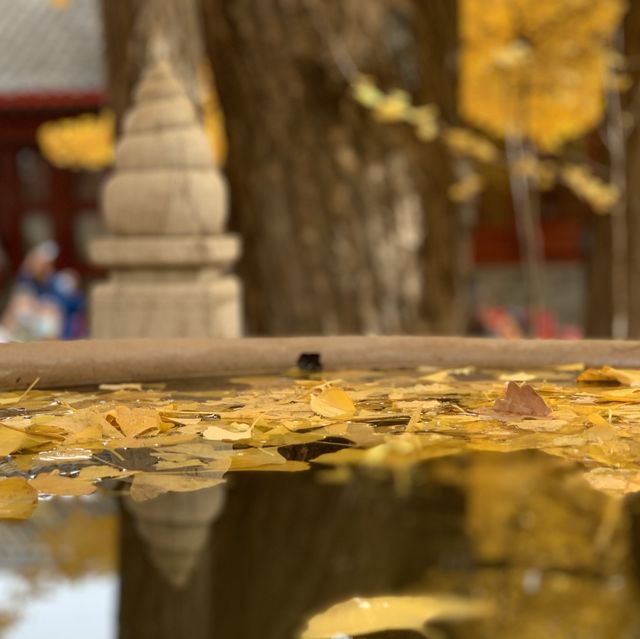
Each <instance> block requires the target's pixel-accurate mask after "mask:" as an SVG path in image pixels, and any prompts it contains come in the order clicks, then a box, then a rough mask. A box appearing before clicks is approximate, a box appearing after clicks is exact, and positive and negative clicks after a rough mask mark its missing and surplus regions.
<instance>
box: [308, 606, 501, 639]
mask: <svg viewBox="0 0 640 639" xmlns="http://www.w3.org/2000/svg"><path fill="white" fill-rule="evenodd" d="M489 614H491V607H490V606H489V604H487V603H486V602H483V601H473V600H470V599H463V598H462V597H454V596H451V595H431V596H430V595H423V596H418V597H397V596H391V595H390V596H379V597H369V598H364V597H354V598H353V599H348V600H347V601H343V602H341V603H338V604H335V605H333V606H331V607H330V608H328V609H327V610H325V611H323V612H321V613H319V614H317V615H315V616H314V617H312V618H311V619H310V620H309V622H308V623H307V627H306V628H305V630H304V631H303V632H302V634H301V635H300V639H331V638H332V637H348V636H353V635H364V634H370V633H374V632H382V631H385V630H415V631H416V632H420V633H422V630H423V628H424V626H425V625H426V624H428V623H429V622H432V621H439V620H447V621H462V620H465V619H474V618H478V617H484V616H487V615H489Z"/></svg>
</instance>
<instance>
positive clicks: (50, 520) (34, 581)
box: [0, 498, 118, 639]
mask: <svg viewBox="0 0 640 639" xmlns="http://www.w3.org/2000/svg"><path fill="white" fill-rule="evenodd" d="M117 539H118V515H117V505H116V502H115V500H113V499H106V498H102V499H100V500H98V499H95V498H90V499H82V500H77V501H74V500H70V499H53V500H47V501H44V502H42V503H41V504H40V507H39V508H38V511H37V513H36V515H35V516H34V517H33V518H32V519H31V520H29V521H27V522H23V523H21V524H15V523H0V593H2V597H1V598H0V634H1V636H2V637H7V639H32V638H35V637H44V636H46V637H48V638H49V639H53V638H62V637H64V638H65V639H68V638H69V637H72V636H91V637H98V638H100V639H111V638H112V637H113V636H114V630H115V623H114V619H113V617H114V612H115V608H116V592H117V578H116V565H117V554H118V548H117Z"/></svg>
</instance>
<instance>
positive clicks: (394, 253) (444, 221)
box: [202, 0, 456, 335]
mask: <svg viewBox="0 0 640 639" xmlns="http://www.w3.org/2000/svg"><path fill="white" fill-rule="evenodd" d="M202 1H203V7H204V15H205V23H204V24H205V39H206V44H207V48H208V50H209V54H210V57H211V60H212V64H213V66H214V71H215V76H216V81H217V86H218V89H219V93H220V100H221V103H222V106H223V109H224V112H225V117H226V122H227V132H228V137H229V158H228V175H229V180H230V185H231V200H232V215H233V225H234V226H235V228H236V230H238V231H239V232H240V233H241V235H242V237H243V241H244V246H245V251H244V252H245V257H244V260H243V262H242V264H241V275H242V277H243V281H244V284H245V288H246V300H245V303H246V313H247V326H248V329H249V331H250V332H251V333H258V334H278V335H283V334H305V333H306V334H308V333H362V332H365V333H367V332H375V333H394V332H396V333H397V332H413V333H420V332H426V331H435V332H450V331H451V330H452V308H453V303H454V295H455V291H454V288H455V286H454V284H455V282H454V280H455V276H454V270H453V264H454V262H455V255H454V252H453V250H454V248H455V239H456V237H455V236H456V234H455V224H456V220H455V214H453V215H452V214H451V211H452V207H451V206H450V204H449V202H448V201H447V197H446V185H447V184H448V183H449V182H450V179H451V178H450V173H451V169H450V166H449V162H448V159H447V157H446V154H445V153H444V150H443V149H442V148H441V147H440V146H439V145H437V144H434V145H430V146H429V147H426V146H425V145H423V144H421V143H419V142H417V141H416V139H415V136H414V134H413V132H412V131H410V130H409V129H408V128H407V127H403V126H400V125H395V124H387V123H381V122H377V121H376V120H375V119H374V118H373V117H372V115H371V113H369V112H367V111H365V110H364V109H363V108H361V107H360V106H358V105H357V104H355V102H354V101H353V99H352V98H351V96H350V90H349V81H350V80H352V79H353V77H354V75H355V73H356V72H357V71H358V70H359V71H362V72H366V73H370V74H372V75H373V76H374V77H375V78H376V79H377V80H378V81H379V82H380V83H381V84H382V86H383V88H385V89H391V88H394V87H402V88H408V89H409V90H411V91H412V92H414V93H417V94H420V93H424V92H423V91H422V90H421V84H420V73H419V64H418V60H419V57H418V51H419V47H420V44H419V43H416V42H415V39H414V37H415V36H414V34H413V33H412V30H411V23H412V19H413V18H414V17H415V16H412V14H411V13H410V7H409V5H406V4H405V3H402V2H399V1H398V0H381V1H379V2H375V3H369V2H361V1H360V0H345V1H342V2H338V1H337V0H332V1H331V2H326V1H324V0H292V1H291V2H287V3H283V2H278V1H277V0H263V1H261V2H260V3H256V2H252V1H251V0H202ZM447 3H448V0H442V1H440V0H439V2H438V4H447ZM423 72H424V76H426V77H428V76H429V75H430V74H433V73H435V74H437V75H440V76H442V75H443V74H447V78H450V70H449V69H447V68H446V67H445V68H442V67H439V66H438V65H437V64H434V62H433V61H432V62H431V64H430V67H429V68H428V69H425V70H423ZM445 84H446V82H445Z"/></svg>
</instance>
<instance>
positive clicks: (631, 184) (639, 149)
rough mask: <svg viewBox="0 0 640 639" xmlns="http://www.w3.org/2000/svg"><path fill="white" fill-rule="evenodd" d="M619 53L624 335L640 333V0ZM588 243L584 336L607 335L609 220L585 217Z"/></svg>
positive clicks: (611, 281)
mask: <svg viewBox="0 0 640 639" xmlns="http://www.w3.org/2000/svg"><path fill="white" fill-rule="evenodd" d="M624 54H625V57H626V59H627V61H628V66H629V73H630V74H631V76H632V78H633V87H632V89H631V91H629V93H628V94H626V95H625V96H623V104H624V108H625V111H626V112H627V113H630V114H631V115H632V116H633V122H634V125H633V129H632V130H631V131H630V133H629V135H628V137H627V139H626V149H625V152H626V158H627V168H626V172H627V175H626V183H627V193H626V202H625V208H626V216H627V230H628V236H627V246H626V249H627V260H628V264H627V276H626V280H627V282H626V283H627V285H628V291H627V296H628V314H629V317H628V337H629V338H638V337H639V336H640V295H638V292H637V282H638V281H640V182H639V181H638V174H640V127H639V125H638V123H639V122H640V68H639V67H638V64H637V61H638V59H639V57H640V5H639V4H638V3H637V2H631V3H629V5H628V13H627V15H626V17H625V20H624ZM590 226H591V233H590V234H591V238H592V245H591V246H590V251H589V264H588V291H589V295H588V305H587V309H586V312H587V322H586V324H587V335H588V336H589V337H611V336H612V324H613V316H614V309H613V298H612V292H613V291H614V289H615V288H616V287H617V286H622V285H623V283H622V282H619V281H617V280H616V277H615V276H614V274H613V270H612V262H613V249H612V219H611V217H610V216H607V217H599V216H598V217H597V218H596V219H594V220H593V221H592V222H591V225H590Z"/></svg>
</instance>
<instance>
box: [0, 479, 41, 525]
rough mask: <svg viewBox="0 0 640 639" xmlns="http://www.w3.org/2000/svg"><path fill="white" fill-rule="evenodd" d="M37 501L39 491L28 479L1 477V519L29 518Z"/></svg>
mask: <svg viewBox="0 0 640 639" xmlns="http://www.w3.org/2000/svg"><path fill="white" fill-rule="evenodd" d="M37 503H38V491H37V490H35V488H33V487H32V486H30V485H29V482H28V481H27V480H26V479H23V478H22V477H9V478H7V479H0V519H28V518H29V517H31V515H32V513H33V511H34V510H35V508H36V504H37Z"/></svg>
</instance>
